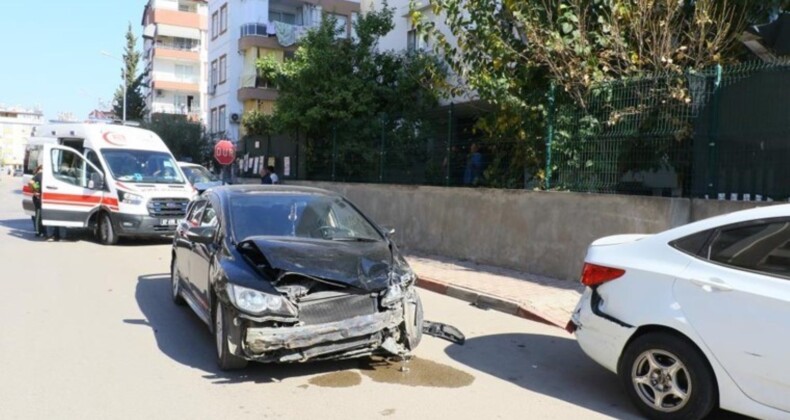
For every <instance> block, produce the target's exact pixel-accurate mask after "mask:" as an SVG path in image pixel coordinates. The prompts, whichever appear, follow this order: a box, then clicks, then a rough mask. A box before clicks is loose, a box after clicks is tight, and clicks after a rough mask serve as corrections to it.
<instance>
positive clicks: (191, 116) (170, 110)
mask: <svg viewBox="0 0 790 420" xmlns="http://www.w3.org/2000/svg"><path fill="white" fill-rule="evenodd" d="M151 114H168V115H183V116H186V118H187V119H188V120H190V121H200V120H202V118H203V114H202V112H201V110H200V108H199V107H194V106H193V107H191V108H188V107H187V106H186V105H185V104H181V105H179V106H176V105H174V104H156V103H155V104H153V105H152V106H151Z"/></svg>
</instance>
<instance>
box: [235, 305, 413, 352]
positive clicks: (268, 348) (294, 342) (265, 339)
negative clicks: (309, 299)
mask: <svg viewBox="0 0 790 420" xmlns="http://www.w3.org/2000/svg"><path fill="white" fill-rule="evenodd" d="M402 322H403V312H402V311H395V310H390V311H385V312H378V313H375V314H371V315H363V316H357V317H354V318H349V319H345V320H342V321H337V322H330V323H326V324H318V325H303V326H295V327H276V328H271V327H249V328H247V330H246V334H245V338H244V344H245V349H246V350H247V353H248V355H249V356H251V357H253V358H256V359H258V358H261V359H270V360H277V361H281V362H295V361H306V360H309V359H313V358H320V357H321V356H329V355H333V356H337V357H338V358H342V357H353V356H361V355H364V354H370V353H372V352H373V351H374V350H376V349H377V348H379V347H380V346H381V345H382V342H383V341H384V340H385V339H386V338H388V336H389V335H390V334H386V333H387V332H389V333H392V332H394V331H395V330H397V328H398V326H399V325H400V324H401V323H402Z"/></svg>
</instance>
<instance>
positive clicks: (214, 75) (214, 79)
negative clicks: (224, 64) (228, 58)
mask: <svg viewBox="0 0 790 420" xmlns="http://www.w3.org/2000/svg"><path fill="white" fill-rule="evenodd" d="M217 76H219V75H218V74H217V60H214V61H212V62H211V85H212V86H217V83H218V82H219V80H218V79H217Z"/></svg>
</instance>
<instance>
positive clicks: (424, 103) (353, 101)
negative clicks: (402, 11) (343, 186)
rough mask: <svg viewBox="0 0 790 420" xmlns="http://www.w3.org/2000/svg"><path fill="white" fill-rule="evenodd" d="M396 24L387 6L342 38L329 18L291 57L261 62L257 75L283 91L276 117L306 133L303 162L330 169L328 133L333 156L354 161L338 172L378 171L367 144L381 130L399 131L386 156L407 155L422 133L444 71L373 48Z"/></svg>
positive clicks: (412, 56) (427, 60) (427, 61)
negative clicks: (350, 35)
mask: <svg viewBox="0 0 790 420" xmlns="http://www.w3.org/2000/svg"><path fill="white" fill-rule="evenodd" d="M393 27H394V24H393V9H392V8H388V7H387V6H386V4H385V5H384V7H383V8H382V9H381V10H374V11H371V12H369V13H367V14H365V15H364V16H361V17H360V19H359V20H358V22H357V23H356V33H357V37H356V39H353V40H352V39H341V38H339V37H338V35H339V34H338V33H337V30H336V25H335V19H334V18H333V17H331V16H326V17H325V18H324V19H323V21H322V22H321V25H320V26H319V27H317V28H315V29H313V30H311V31H309V32H308V33H307V34H306V35H305V37H304V38H303V39H302V41H301V43H300V47H299V49H298V50H297V51H296V54H295V57H294V59H293V60H290V61H287V62H285V63H277V62H276V61H275V60H273V59H272V58H263V59H261V60H259V62H258V69H259V71H260V72H261V76H262V77H266V78H267V79H270V80H273V81H274V83H275V85H276V86H277V87H278V89H279V91H280V95H279V98H278V100H277V104H276V108H275V120H276V121H277V122H278V123H279V126H280V127H281V128H282V129H284V130H288V131H292V132H296V131H298V132H299V133H300V135H303V136H305V137H306V138H307V144H306V148H307V153H308V167H313V168H320V167H323V168H328V166H329V163H328V162H329V161H330V159H331V154H332V151H333V138H334V139H336V140H335V143H334V144H335V146H336V152H337V154H338V155H339V156H344V157H346V158H347V159H350V161H353V162H354V164H353V165H347V166H346V167H344V168H343V169H344V170H346V171H349V172H351V173H357V174H359V173H366V172H370V171H374V170H375V169H374V168H375V167H376V165H377V162H378V160H379V159H380V156H375V155H374V154H372V153H370V148H371V145H375V143H374V142H375V141H376V139H380V138H381V133H382V130H384V131H386V132H392V131H396V132H397V133H399V134H401V135H403V136H402V137H401V136H400V135H399V136H397V138H392V139H391V140H390V143H392V144H396V145H398V147H397V148H399V149H402V152H400V154H398V153H393V155H392V156H390V157H389V158H390V159H397V158H399V156H402V155H403V154H408V153H412V151H411V150H410V147H411V146H409V144H412V142H414V141H417V140H416V138H418V137H420V136H424V135H425V134H424V133H425V132H426V130H425V128H424V127H423V129H422V130H421V129H418V128H417V127H420V126H421V118H422V117H423V115H424V114H425V112H426V111H428V110H430V109H432V108H434V107H435V106H436V105H437V104H438V99H439V97H440V95H441V94H442V92H443V88H444V83H445V79H446V77H445V76H446V74H445V71H444V68H443V67H442V65H441V64H440V63H439V62H438V61H437V60H436V59H435V58H433V57H432V56H430V55H428V54H426V53H422V52H412V53H394V52H378V51H377V50H376V48H375V46H376V45H377V43H378V40H379V39H380V38H381V37H382V36H383V35H385V34H387V33H388V32H389V31H391V30H392V29H393ZM406 133H411V134H409V135H406ZM400 145H402V147H400ZM374 147H375V146H374Z"/></svg>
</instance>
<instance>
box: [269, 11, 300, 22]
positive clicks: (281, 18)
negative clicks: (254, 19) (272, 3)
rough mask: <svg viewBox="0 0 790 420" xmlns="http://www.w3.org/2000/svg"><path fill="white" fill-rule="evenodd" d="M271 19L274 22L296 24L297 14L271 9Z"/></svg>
mask: <svg viewBox="0 0 790 420" xmlns="http://www.w3.org/2000/svg"><path fill="white" fill-rule="evenodd" d="M269 20H270V21H272V22H282V23H288V24H291V25H296V15H295V14H293V13H286V12H278V11H276V10H270V11H269Z"/></svg>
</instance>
